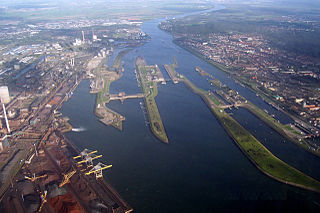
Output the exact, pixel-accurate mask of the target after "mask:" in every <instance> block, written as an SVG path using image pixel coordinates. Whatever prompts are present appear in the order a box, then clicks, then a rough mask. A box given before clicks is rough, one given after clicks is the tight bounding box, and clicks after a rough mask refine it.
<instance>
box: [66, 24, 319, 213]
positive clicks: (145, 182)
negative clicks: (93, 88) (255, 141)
mask: <svg viewBox="0 0 320 213" xmlns="http://www.w3.org/2000/svg"><path fill="white" fill-rule="evenodd" d="M159 21H160V20H153V21H150V22H146V23H144V24H143V26H142V30H143V31H144V32H146V33H147V34H148V35H150V36H151V40H150V42H148V43H146V44H145V45H144V46H141V47H138V48H136V49H135V50H133V51H131V52H129V53H128V54H127V55H126V56H125V57H124V58H123V61H124V68H125V71H124V73H123V76H122V78H121V79H119V80H118V81H116V82H113V83H112V84H111V88H110V92H111V93H118V92H121V91H124V92H125V93H127V94H135V93H139V92H141V89H140V88H139V87H138V86H137V81H136V79H135V74H134V62H135V59H136V57H138V56H143V57H144V58H145V59H146V61H147V63H148V64H158V65H159V67H160V70H161V71H162V73H163V75H164V76H166V72H165V70H164V68H163V64H170V63H173V57H174V56H176V57H177V60H178V63H179V68H178V69H177V71H178V72H179V73H182V74H183V75H185V76H186V77H187V78H188V79H190V80H191V81H192V82H194V83H195V84H196V85H197V86H199V87H201V88H203V89H210V85H209V84H208V83H207V81H206V79H205V78H203V77H201V76H200V75H199V74H198V73H196V72H195V71H194V67H195V66H201V67H202V68H203V69H205V70H206V71H208V72H210V73H212V74H213V75H214V76H216V77H217V78H219V80H221V81H222V82H223V83H226V84H227V85H228V86H230V87H231V88H233V89H235V90H237V91H239V93H240V92H241V94H242V95H243V96H245V97H247V98H248V99H249V98H250V99H251V100H250V101H251V102H256V103H259V104H260V105H259V106H260V107H266V108H267V107H268V105H267V104H266V103H265V102H263V101H262V100H261V99H259V97H256V96H255V94H253V93H252V92H251V91H249V90H248V89H246V88H242V87H241V86H240V85H237V84H236V83H234V82H233V81H232V79H230V78H228V76H227V75H226V74H224V73H223V72H222V71H220V70H218V69H216V68H214V67H212V66H210V65H209V64H207V63H206V62H204V61H202V60H201V59H199V58H197V57H195V56H194V55H192V54H190V53H189V52H187V51H185V50H184V49H182V48H180V47H178V46H176V45H175V44H173V42H172V37H171V36H170V35H168V34H167V33H165V32H163V31H161V30H159V29H158V27H157V25H158V23H159ZM165 78H166V77H165ZM94 102H95V96H94V95H91V94H89V81H87V80H85V81H83V82H82V83H81V84H80V86H79V87H78V88H77V90H76V91H75V92H74V95H73V96H72V97H71V99H70V100H69V101H68V102H66V103H64V105H63V108H62V109H61V111H62V113H63V115H65V116H68V117H69V118H70V121H71V124H72V125H73V126H77V127H78V126H81V127H84V128H86V131H83V132H69V133H67V134H66V135H67V137H68V138H69V139H70V140H71V141H72V142H73V143H74V144H75V145H76V146H77V147H79V148H80V149H84V148H89V149H92V150H95V149H97V150H98V151H99V153H101V154H103V158H102V161H103V162H104V163H112V164H113V168H112V169H110V170H108V171H106V172H105V173H104V177H105V178H106V179H107V180H108V181H109V182H110V183H111V184H112V185H113V186H114V187H115V188H116V189H117V190H118V192H119V193H120V194H121V196H123V197H124V199H126V201H128V203H129V204H130V205H131V206H132V207H133V208H134V209H135V211H136V212H139V213H140V212H146V213H150V212H213V211H215V212H234V211H238V210H239V211H244V212H257V211H265V210H270V211H279V210H285V211H286V212H288V211H294V212H296V211H297V210H299V209H301V211H303V209H304V208H307V207H309V209H311V210H310V211H311V212H312V210H313V209H315V210H317V206H316V205H315V204H314V203H315V202H318V203H319V200H320V197H319V195H318V194H316V193H313V192H309V191H306V190H302V189H298V188H295V187H291V186H288V185H286V184H282V183H279V182H277V181H275V180H273V179H271V178H269V177H267V176H266V175H264V174H262V173H261V172H260V171H259V170H258V169H256V168H255V167H254V166H253V165H252V163H251V162H250V161H249V160H248V159H247V158H246V157H245V156H244V155H243V154H242V152H241V151H240V150H239V149H238V147H237V146H236V145H235V144H234V142H233V141H232V139H230V137H229V136H228V135H227V133H226V132H225V131H224V129H223V128H222V127H221V125H220V124H219V122H218V121H217V120H216V118H215V117H214V116H213V115H212V113H211V112H210V110H209V109H208V108H207V107H206V105H205V104H204V103H203V102H202V100H201V98H200V97H199V96H197V95H194V94H193V93H192V92H190V91H189V90H188V89H187V88H186V87H185V86H184V85H183V84H181V83H178V84H173V83H171V82H168V83H167V84H166V85H159V94H158V96H157V97H156V102H157V104H158V108H159V112H160V115H161V118H162V120H163V124H164V126H165V129H166V131H167V133H168V137H169V141H170V144H169V145H167V144H163V143H161V142H159V140H157V139H156V138H155V137H154V135H153V134H152V133H151V131H150V129H149V127H148V126H146V124H145V118H144V115H143V111H142V110H141V107H140V102H141V100H139V99H130V100H125V102H124V103H123V104H122V103H121V102H120V101H112V102H110V103H109V104H108V107H110V108H111V109H112V110H115V111H116V112H118V113H120V114H122V115H124V116H125V117H126V120H125V121H124V123H123V131H122V132H120V131H118V130H116V129H114V128H113V127H106V126H104V125H103V124H101V123H100V122H99V121H98V120H97V118H96V117H95V115H94V114H93V108H94ZM236 116H238V117H239V119H243V120H246V117H245V116H246V114H245V113H242V112H241V111H239V113H238V112H237V114H236ZM279 116H281V114H279ZM252 120H253V121H252V122H257V121H256V120H254V119H252ZM261 131H262V130H261ZM257 134H259V132H258V133H257ZM279 137H280V136H279ZM279 137H272V138H270V139H269V140H272V142H274V143H276V142H277V140H281V138H279ZM288 143H289V142H288ZM286 148H287V147H281V148H279V149H286ZM289 148H290V147H289ZM275 149H277V148H275ZM296 152H297V153H298V154H299V153H304V152H305V151H304V150H297V151H296ZM280 154H281V153H280ZM283 155H286V153H284V154H283ZM279 157H280V158H281V156H279ZM306 158H308V157H306ZM288 161H290V159H289V160H288ZM288 163H290V162H288ZM307 163H311V164H312V167H314V168H316V167H317V166H320V160H319V159H318V160H317V159H316V160H312V161H309V160H308V159H306V161H303V160H301V162H300V164H301V165H300V166H301V167H303V166H307ZM318 168H319V167H318ZM311 173H312V171H311ZM317 177H318V176H317Z"/></svg>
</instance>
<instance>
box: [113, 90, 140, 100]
mask: <svg viewBox="0 0 320 213" xmlns="http://www.w3.org/2000/svg"><path fill="white" fill-rule="evenodd" d="M143 97H144V95H143V94H142V93H138V94H133V95H127V94H126V93H125V92H119V94H110V97H109V98H110V101H114V100H120V101H121V102H123V101H124V100H126V99H129V98H143Z"/></svg>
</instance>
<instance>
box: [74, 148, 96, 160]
mask: <svg viewBox="0 0 320 213" xmlns="http://www.w3.org/2000/svg"><path fill="white" fill-rule="evenodd" d="M97 152H98V151H97V150H95V151H92V150H89V149H84V150H83V151H82V152H80V155H78V156H75V157H73V159H78V158H83V157H85V156H90V155H92V154H95V153H97Z"/></svg>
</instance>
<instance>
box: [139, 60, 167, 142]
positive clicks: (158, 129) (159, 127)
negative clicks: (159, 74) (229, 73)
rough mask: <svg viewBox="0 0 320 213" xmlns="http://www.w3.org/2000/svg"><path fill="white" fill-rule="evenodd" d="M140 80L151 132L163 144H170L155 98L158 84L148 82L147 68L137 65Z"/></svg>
mask: <svg viewBox="0 0 320 213" xmlns="http://www.w3.org/2000/svg"><path fill="white" fill-rule="evenodd" d="M136 69H137V74H138V80H139V82H140V85H141V88H142V92H143V94H144V102H145V104H146V108H147V113H148V117H149V121H150V125H151V131H152V132H153V134H154V135H155V136H156V137H157V138H158V139H159V140H161V141H162V142H164V143H169V140H168V137H167V134H166V131H165V129H164V125H163V123H162V120H161V116H160V113H159V110H158V106H157V103H156V101H155V97H156V96H157V94H158V87H157V82H154V81H148V80H147V78H146V75H147V73H148V68H147V66H141V65H136Z"/></svg>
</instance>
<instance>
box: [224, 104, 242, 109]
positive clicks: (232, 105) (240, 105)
mask: <svg viewBox="0 0 320 213" xmlns="http://www.w3.org/2000/svg"><path fill="white" fill-rule="evenodd" d="M242 106H243V105H242V104H228V105H222V106H219V107H220V108H222V109H228V108H229V109H231V108H233V107H235V108H238V107H242Z"/></svg>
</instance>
